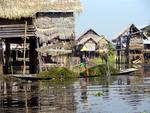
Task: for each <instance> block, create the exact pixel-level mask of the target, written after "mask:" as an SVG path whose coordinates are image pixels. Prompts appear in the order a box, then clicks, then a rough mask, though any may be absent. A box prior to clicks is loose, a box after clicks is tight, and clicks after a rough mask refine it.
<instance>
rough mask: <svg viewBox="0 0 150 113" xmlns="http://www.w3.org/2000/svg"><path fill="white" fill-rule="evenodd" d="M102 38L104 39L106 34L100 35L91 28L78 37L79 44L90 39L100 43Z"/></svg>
mask: <svg viewBox="0 0 150 113" xmlns="http://www.w3.org/2000/svg"><path fill="white" fill-rule="evenodd" d="M101 39H104V36H102V35H101V36H100V35H99V34H98V33H96V32H95V31H94V30H92V29H89V30H87V31H86V32H85V33H83V35H81V36H80V37H79V38H78V40H77V42H78V43H77V45H80V44H85V43H86V42H87V41H89V40H93V41H94V42H95V43H98V42H99V41H100V40H101ZM105 40H106V39H105Z"/></svg>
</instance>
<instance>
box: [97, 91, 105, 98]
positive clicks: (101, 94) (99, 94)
mask: <svg viewBox="0 0 150 113" xmlns="http://www.w3.org/2000/svg"><path fill="white" fill-rule="evenodd" d="M95 96H97V97H100V96H104V93H103V92H96V93H95Z"/></svg>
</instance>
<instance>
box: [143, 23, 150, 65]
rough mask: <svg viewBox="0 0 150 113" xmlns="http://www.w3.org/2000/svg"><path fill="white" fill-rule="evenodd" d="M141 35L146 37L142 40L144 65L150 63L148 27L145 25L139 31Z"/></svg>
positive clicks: (149, 34)
mask: <svg viewBox="0 0 150 113" xmlns="http://www.w3.org/2000/svg"><path fill="white" fill-rule="evenodd" d="M141 30H142V31H143V33H144V34H145V35H146V36H147V39H146V40H144V59H145V63H150V25H147V26H145V27H143V28H142V29H141Z"/></svg>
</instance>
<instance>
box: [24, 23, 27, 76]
mask: <svg viewBox="0 0 150 113" xmlns="http://www.w3.org/2000/svg"><path fill="white" fill-rule="evenodd" d="M26 38H27V21H26V22H25V32H24V46H23V75H25V73H26Z"/></svg>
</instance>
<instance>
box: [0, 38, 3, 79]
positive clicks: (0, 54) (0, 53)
mask: <svg viewBox="0 0 150 113" xmlns="http://www.w3.org/2000/svg"><path fill="white" fill-rule="evenodd" d="M2 75H3V47H2V39H1V38H0V76H2Z"/></svg>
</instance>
